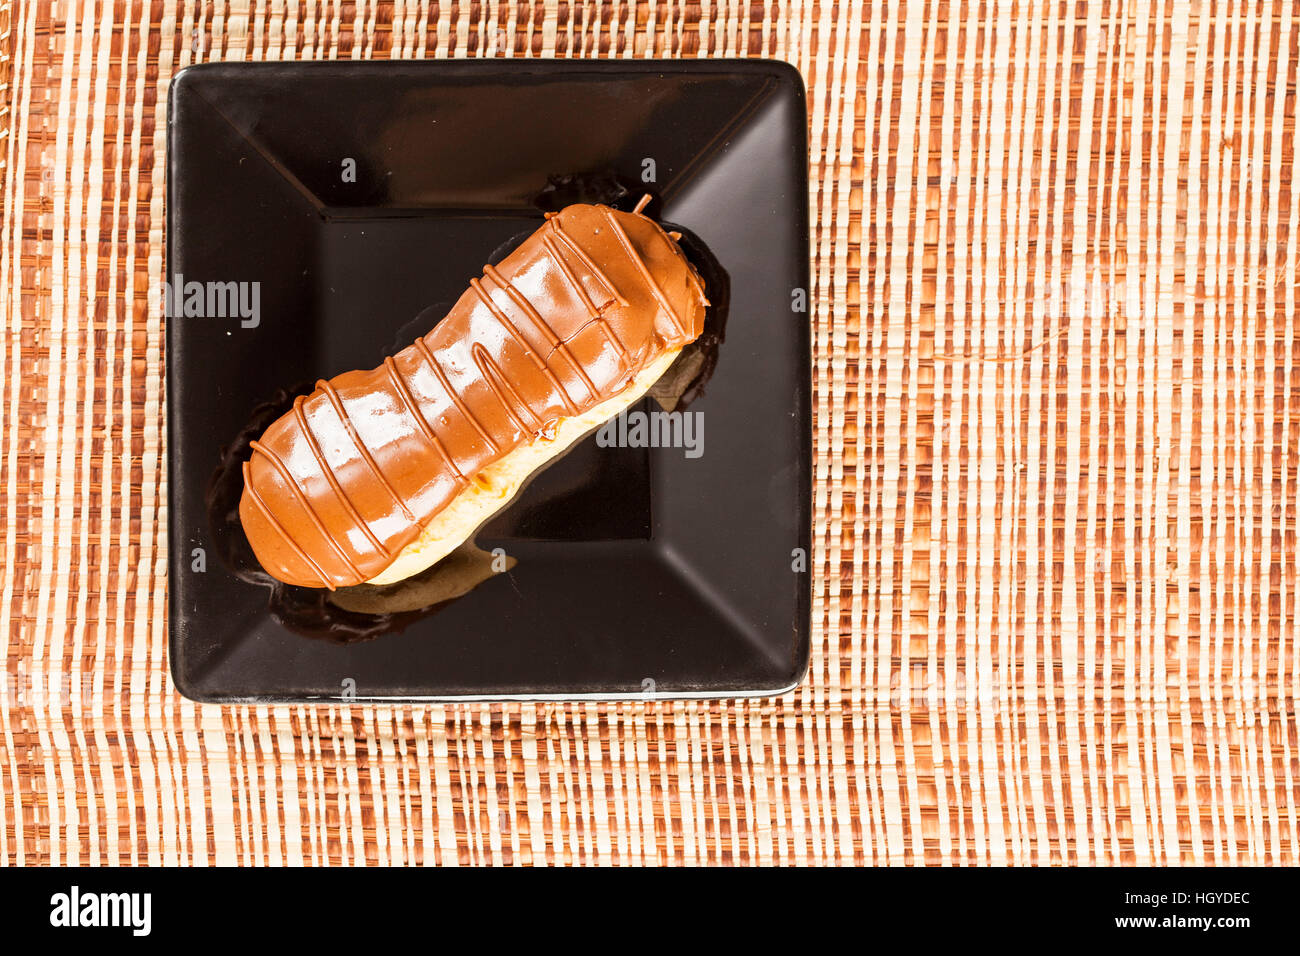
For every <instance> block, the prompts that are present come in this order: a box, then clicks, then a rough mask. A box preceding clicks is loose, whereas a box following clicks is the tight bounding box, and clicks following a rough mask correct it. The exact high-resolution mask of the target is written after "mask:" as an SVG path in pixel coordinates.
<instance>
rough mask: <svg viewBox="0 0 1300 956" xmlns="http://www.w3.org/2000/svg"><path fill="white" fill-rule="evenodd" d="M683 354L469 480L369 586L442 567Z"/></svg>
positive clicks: (668, 355) (663, 360) (664, 358)
mask: <svg viewBox="0 0 1300 956" xmlns="http://www.w3.org/2000/svg"><path fill="white" fill-rule="evenodd" d="M678 351H680V350H674V351H671V352H665V353H664V354H663V355H661V356H660V357H659V358H658V359H656V360H655V361H654V362H653V363H651V364H650V365H648V366H646V367H645V368H644V369H643V370H642V371H641V373H640V374H639V375H637V376H636V378H634V379H633V380H632V384H631V385H629V386H628V387H627V388H625V389H623V391H621V392H619V393H618V394H617V395H615V396H613V397H612V398H607V399H605V401H603V402H601V403H600V404H599V405H597V406H596V407H594V408H592V409H591V410H590V411H587V412H584V413H583V414H581V415H576V416H574V417H573V418H564V419H561V420H560V423H559V424H558V425H557V426H556V428H555V433H554V436H553V437H551V438H545V437H539V438H536V439H534V440H533V441H531V442H529V443H528V444H526V445H520V446H519V447H518V448H515V449H514V450H513V451H510V452H507V453H506V454H505V455H503V456H502V457H501V458H498V459H497V460H496V461H494V462H492V463H491V464H490V465H487V466H486V467H484V468H483V469H482V470H481V471H479V473H478V474H477V475H473V476H471V477H470V484H469V485H468V486H467V487H466V488H464V489H463V490H462V491H461V492H460V493H459V494H458V495H456V497H455V498H453V499H451V501H449V502H448V503H447V506H446V507H445V508H443V509H442V510H441V511H439V512H438V513H437V514H436V515H434V516H433V519H432V520H431V521H430V522H429V523H428V524H427V525H425V526H424V530H423V531H421V532H420V536H419V537H418V538H416V539H415V540H414V541H412V542H411V543H410V544H408V545H407V546H406V547H405V548H403V549H402V550H401V551H399V552H398V553H397V557H396V558H394V559H393V563H392V564H390V565H389V566H388V567H386V568H384V570H382V571H380V572H379V573H378V574H376V575H375V576H374V577H373V578H370V579H369V580H368V581H366V582H365V583H367V584H394V583H396V582H397V581H401V580H403V579H404V578H409V577H410V576H411V575H413V574H419V573H420V572H421V571H423V570H424V569H425V568H428V567H430V566H432V565H433V564H434V563H435V562H437V561H441V560H442V559H443V558H445V557H446V556H447V555H449V554H451V552H453V551H455V550H456V548H458V547H460V545H461V543H462V542H464V541H465V540H466V539H468V538H469V536H470V535H472V534H473V533H474V532H475V531H477V530H478V529H479V526H480V525H482V524H483V522H485V521H486V520H487V519H488V518H491V517H492V516H493V515H494V514H496V513H497V512H498V511H500V510H501V509H502V508H504V507H505V506H506V505H507V504H508V503H509V501H510V499H511V498H513V497H514V496H515V494H516V492H518V491H519V488H520V487H521V486H522V485H523V483H524V481H525V480H526V479H527V478H528V476H529V475H531V474H532V473H533V472H534V471H536V470H537V469H538V468H540V467H541V466H542V465H544V464H546V463H547V462H548V461H550V460H551V459H552V458H554V457H555V456H556V455H558V454H560V453H561V452H563V451H564V450H565V449H566V448H568V447H569V446H570V445H572V444H573V443H574V442H576V441H577V440H578V439H579V438H581V437H582V436H583V435H585V434H587V432H589V431H591V430H592V429H593V428H597V427H599V426H601V425H603V424H605V422H607V421H609V420H610V419H611V418H613V417H614V416H615V415H617V414H618V413H619V412H621V411H623V410H624V409H625V408H627V407H628V406H629V405H631V404H632V403H633V402H635V401H636V400H637V399H639V398H641V396H643V395H644V394H645V393H646V392H647V391H649V390H650V386H652V385H654V383H655V382H657V381H659V379H660V378H661V377H663V374H664V372H666V371H668V366H670V365H672V364H673V360H674V359H676V358H677V354H678Z"/></svg>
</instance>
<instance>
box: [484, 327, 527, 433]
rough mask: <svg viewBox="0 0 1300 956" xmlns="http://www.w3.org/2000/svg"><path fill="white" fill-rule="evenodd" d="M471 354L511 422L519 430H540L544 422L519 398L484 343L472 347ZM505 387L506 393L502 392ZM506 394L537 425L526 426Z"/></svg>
mask: <svg viewBox="0 0 1300 956" xmlns="http://www.w3.org/2000/svg"><path fill="white" fill-rule="evenodd" d="M470 354H471V355H473V356H474V365H475V366H476V367H477V368H478V370H479V374H481V375H482V376H483V381H485V382H486V383H487V385H488V388H490V389H492V394H493V395H495V396H496V397H497V401H499V402H500V403H501V407H502V408H504V409H505V411H506V414H507V415H509V416H510V420H511V421H512V422H514V423H515V424H516V425H518V426H519V430H520V431H522V432H527V431H531V430H532V429H533V428H540V427H541V426H542V420H541V419H540V418H538V417H537V414H536V413H535V412H534V411H533V410H532V409H531V408H529V407H528V403H527V402H525V401H524V400H523V399H522V398H520V397H519V393H518V392H516V391H515V389H514V386H512V385H511V384H510V382H509V380H508V379H507V378H506V377H505V374H504V373H503V372H502V371H501V366H499V365H497V363H496V362H495V361H494V360H493V359H492V356H491V355H489V354H488V350H487V349H486V348H484V346H483V343H481V342H475V343H474V344H473V345H472V346H471V347H470ZM498 380H499V381H500V384H499V385H498V384H497V382H498ZM503 386H504V391H503V390H502V389H503ZM506 392H509V393H510V397H511V398H513V399H514V400H515V404H516V405H518V406H519V408H521V409H522V410H523V411H525V412H527V413H528V417H529V418H531V419H532V420H533V421H534V422H535V423H536V424H535V425H531V426H530V425H527V424H525V423H524V420H523V419H522V418H520V417H519V416H518V415H516V414H515V412H514V409H512V408H511V407H510V402H509V400H508V399H507V398H506Z"/></svg>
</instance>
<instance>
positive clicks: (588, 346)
mask: <svg viewBox="0 0 1300 956" xmlns="http://www.w3.org/2000/svg"><path fill="white" fill-rule="evenodd" d="M648 198H649V197H646V199H643V200H642V201H641V203H640V204H638V206H637V208H636V209H635V210H634V211H633V212H631V213H625V212H619V211H617V210H615V209H611V208H609V207H607V206H602V205H581V204H580V205H572V206H568V207H566V208H564V209H563V210H561V211H560V212H558V213H548V214H547V218H546V220H545V222H544V223H543V225H542V226H541V228H539V229H538V230H537V231H536V232H534V233H533V234H532V235H531V236H529V237H528V238H527V239H526V240H525V241H524V242H523V244H522V245H520V246H519V247H518V248H517V249H515V250H514V251H513V252H511V253H510V254H509V255H508V256H506V258H505V259H503V260H502V261H501V262H500V263H499V264H498V265H496V266H486V267H484V270H483V274H482V276H481V277H478V278H474V279H471V280H470V283H469V288H468V289H467V290H466V291H465V293H464V294H463V295H462V296H461V297H460V299H458V300H457V302H456V304H455V305H454V306H452V308H451V311H450V312H449V313H448V314H447V316H446V318H444V319H443V320H442V321H441V322H439V323H438V324H437V325H436V326H435V327H434V328H433V330H432V331H430V332H429V333H428V334H426V335H422V336H421V337H419V338H417V339H416V340H415V342H414V343H413V344H411V345H410V346H408V347H407V348H405V349H402V350H401V351H400V352H398V353H397V354H396V355H392V356H389V357H388V358H386V359H384V361H383V363H382V364H381V365H380V366H378V367H377V368H374V369H370V370H369V371H353V372H345V373H344V374H342V375H339V376H336V377H335V378H332V379H330V380H329V381H320V382H318V383H317V385H316V389H315V391H313V392H312V393H311V394H310V395H305V396H301V397H299V398H298V399H297V400H296V401H295V402H294V405H293V408H292V409H291V410H290V411H289V412H288V413H286V414H285V415H284V416H283V417H281V418H280V419H278V420H277V421H275V422H274V423H272V424H271V426H270V427H269V428H267V429H266V432H265V433H264V434H263V435H262V437H261V438H260V439H259V440H257V441H254V442H252V443H251V446H250V447H251V449H252V451H251V454H250V457H249V460H248V461H246V462H244V464H243V473H244V491H243V495H242V497H241V499H240V502H239V517H240V521H241V522H242V523H243V527H244V531H245V533H246V534H247V536H248V541H249V543H250V545H251V546H252V548H253V551H254V553H255V554H256V555H257V559H258V561H260V562H261V564H262V567H263V568H264V569H265V570H266V571H267V573H269V574H271V575H272V576H273V577H275V578H278V579H279V580H281V581H284V582H286V583H289V584H296V585H301V586H304V587H317V588H330V589H334V588H339V587H348V586H352V585H356V584H361V583H368V584H376V585H385V584H392V583H394V582H396V581H400V580H402V579H404V578H406V577H409V576H410V575H413V574H417V573H419V572H420V571H423V570H424V569H426V568H428V567H429V566H430V565H432V564H433V563H434V562H436V561H438V560H440V559H441V558H443V557H445V556H446V555H448V554H450V553H451V552H452V551H454V550H455V549H456V548H457V547H458V546H460V545H461V544H462V543H463V542H465V541H466V540H467V539H468V538H469V537H470V536H472V535H473V534H474V532H475V531H476V530H477V529H478V527H479V526H480V525H481V524H482V523H483V522H484V521H485V520H487V519H488V518H489V517H491V516H492V515H493V514H495V513H496V512H497V511H499V510H500V509H501V508H502V507H504V505H505V504H506V503H507V502H508V501H509V500H510V499H511V498H512V497H513V496H514V494H515V493H516V492H517V491H518V490H519V488H520V487H521V486H522V485H523V483H524V481H525V480H526V479H527V477H528V476H529V475H530V474H532V473H533V472H534V471H536V470H537V469H538V468H539V467H541V466H542V465H543V464H545V463H546V462H547V461H548V460H550V459H551V458H554V457H555V456H556V455H558V454H560V453H561V452H562V451H564V450H565V449H566V448H567V447H569V446H570V445H571V444H573V443H574V442H575V441H577V440H578V439H579V438H581V437H582V436H583V435H585V434H587V433H588V432H590V431H591V430H592V429H593V428H596V427H598V426H600V425H601V424H603V423H604V422H606V421H608V420H609V419H610V418H612V417H614V416H615V415H617V414H618V413H619V412H621V411H622V410H623V409H625V408H627V407H628V406H629V405H631V404H632V403H633V402H634V401H636V400H637V399H639V398H640V397H641V396H642V395H644V394H645V393H646V391H647V390H648V389H650V387H651V386H652V385H654V384H655V382H656V381H657V380H658V379H659V378H660V377H661V376H662V375H663V374H664V372H665V371H667V369H668V367H669V366H670V365H672V363H673V360H674V359H675V358H676V357H677V355H678V353H679V352H680V351H681V349H682V347H683V346H685V345H687V344H688V343H690V342H692V341H694V340H695V338H696V337H698V336H699V335H700V333H701V331H702V330H703V327H704V315H705V307H706V306H707V305H708V301H707V299H706V298H705V289H704V283H703V281H702V280H701V279H700V276H699V274H698V273H697V272H696V271H695V269H694V268H693V267H692V266H691V265H690V263H689V262H687V260H686V258H685V256H684V255H683V254H682V251H681V249H680V248H679V247H678V244H677V239H678V238H680V237H679V236H677V235H676V234H674V233H669V232H665V231H664V230H663V228H661V227H660V225H659V224H658V223H656V222H655V221H654V220H652V219H650V218H649V217H647V216H646V215H644V214H643V213H642V210H643V209H644V207H645V204H646V202H647V201H648Z"/></svg>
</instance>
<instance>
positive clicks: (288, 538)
mask: <svg viewBox="0 0 1300 956" xmlns="http://www.w3.org/2000/svg"><path fill="white" fill-rule="evenodd" d="M243 470H244V487H245V488H247V489H248V495H249V497H250V498H252V499H253V504H255V505H256V506H257V510H258V511H260V512H261V513H262V517H263V518H265V519H266V521H267V524H269V525H270V526H271V527H272V528H274V529H275V531H276V534H278V535H279V536H280V537H281V538H283V539H284V541H285V543H286V544H287V545H289V547H291V548H293V551H294V554H296V555H298V557H299V558H301V559H302V560H303V563H305V564H306V565H308V566H309V567H310V568H311V570H312V573H313V574H315V575H316V576H317V577H318V578H320V580H321V583H322V584H324V585H325V586H326V587H327V588H329V589H330V590H331V591H333V590H334V584H333V583H332V582H331V581H330V579H329V577H328V576H326V574H325V572H324V571H322V570H321V568H320V565H318V564H317V563H316V562H315V561H313V560H312V557H311V555H310V554H308V553H307V552H306V551H304V550H303V547H302V545H300V544H299V543H298V542H297V541H295V540H294V537H293V535H291V534H289V532H288V531H287V530H286V529H285V527H284V525H282V524H280V521H279V519H277V518H276V516H275V515H274V514H272V513H271V509H270V508H268V507H267V506H266V502H265V501H263V500H262V496H261V494H259V493H258V490H257V488H256V487H255V486H254V485H253V475H252V468H251V467H250V465H249V462H244V469H243Z"/></svg>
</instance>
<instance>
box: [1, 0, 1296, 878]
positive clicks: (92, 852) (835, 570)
mask: <svg viewBox="0 0 1300 956" xmlns="http://www.w3.org/2000/svg"><path fill="white" fill-rule="evenodd" d="M9 3H10V0H0V84H3V92H2V93H0V108H3V109H4V112H3V114H2V118H0V133H2V135H3V140H2V141H0V146H2V147H3V149H2V150H0V156H2V157H3V161H4V164H5V165H4V169H3V183H4V187H3V188H4V216H3V240H2V242H0V290H2V292H0V295H2V297H3V298H2V301H3V306H0V308H2V309H3V316H4V319H5V322H4V328H5V334H4V337H3V341H2V344H0V369H2V370H3V371H0V376H2V378H3V390H2V392H0V403H2V407H3V418H4V423H5V425H4V432H3V436H0V439H2V440H0V561H2V564H0V590H2V593H0V630H2V631H3V632H5V633H7V634H8V643H7V646H6V647H5V650H4V657H3V668H2V669H0V673H3V676H4V679H5V681H6V683H5V686H4V688H3V691H4V693H3V694H0V729H2V730H3V738H2V739H0V821H2V822H3V826H0V860H2V861H5V862H11V863H32V862H44V861H50V862H58V863H97V862H109V861H120V862H140V863H145V862H148V863H173V862H196V863H206V862H272V863H278V862H282V861H285V862H299V861H302V862H308V863H317V862H327V861H328V862H339V861H342V862H362V861H365V862H381V863H388V862H408V861H424V862H430V861H437V862H455V861H461V862H501V863H517V862H542V861H546V862H552V861H554V862H631V861H686V862H744V861H760V862H793V863H808V862H825V861H844V862H848V861H858V862H868V863H931V864H934V863H985V862H988V863H1003V862H1013V863H1157V864H1159V863H1188V864H1228V863H1245V862H1251V863H1296V862H1297V859H1298V857H1300V854H1298V853H1297V847H1298V846H1300V836H1298V835H1297V816H1296V805H1297V802H1298V801H1300V785H1298V782H1297V781H1298V780H1300V761H1298V757H1297V754H1298V753H1300V739H1298V738H1297V731H1296V712H1295V706H1296V699H1297V696H1300V667H1297V658H1296V638H1297V635H1296V598H1295V588H1296V558H1295V544H1296V532H1297V523H1298V521H1300V515H1298V513H1297V478H1298V468H1300V451H1298V442H1300V407H1297V402H1296V401H1293V399H1296V400H1300V367H1298V366H1297V362H1296V358H1297V348H1298V345H1300V343H1298V341H1297V328H1296V307H1297V299H1300V286H1298V285H1297V272H1296V267H1297V257H1296V251H1295V237H1296V234H1297V225H1298V220H1300V199H1298V197H1297V195H1296V185H1295V169H1296V162H1295V160H1296V152H1295V146H1296V72H1297V63H1298V62H1300V48H1298V45H1297V39H1298V37H1300V24H1298V23H1297V14H1298V12H1300V11H1298V10H1297V4H1296V0H1262V2H1252V3H1249V4H1247V3H1241V4H1231V3H1223V2H1218V3H1211V2H1205V0H1202V2H1185V0H1171V2H1165V3H1162V4H1160V5H1158V6H1156V7H1154V8H1153V7H1152V6H1151V5H1149V4H1146V3H1135V2H1125V0H1110V2H1080V3H1055V2H1039V0H1017V2H1014V3H1012V2H1006V0H990V2H987V3H974V2H963V3H954V2H947V0H930V2H918V0H907V2H900V3H890V4H884V3H861V4H858V3H851V2H840V3H830V2H813V0H801V2H800V0H796V2H789V3H779V4H778V3H774V2H761V0H754V2H748V3H742V2H722V3H703V4H701V3H697V2H695V0H689V2H664V3H654V2H644V0H642V2H619V3H604V4H597V3H590V2H588V3H584V2H555V0H546V2H541V0H538V2H531V3H530V2H517V3H515V2H510V3H507V2H501V3H497V2H477V0H476V2H467V0H461V2H455V0H453V2H450V3H447V2H443V3H433V4H424V3H415V2H395V3H393V2H379V3H376V2H371V0H357V2H352V0H348V2H337V0H333V2H316V0H303V2H293V0H288V2H286V0H261V2H257V3H252V2H249V0H236V2H229V3H225V2H217V3H212V2H203V3H193V2H176V0H151V2H148V3H145V2H141V0H110V2H94V0H59V2H53V0H13V2H12V7H11V6H9ZM502 55H508V56H579V55H581V56H611V57H630V56H642V55H660V56H746V55H748V56H768V57H777V58H782V59H786V60H789V61H790V62H792V63H794V64H796V65H797V66H798V67H799V68H800V70H801V71H802V72H803V75H804V77H805V79H806V82H807V84H808V105H809V112H810V124H811V130H810V132H811V146H812V157H811V158H812V168H811V194H810V196H809V201H810V203H811V207H812V211H813V228H814V232H813V236H812V240H813V250H814V255H815V262H814V265H813V275H814V281H815V289H814V290H813V299H814V302H815V311H814V315H813V317H812V320H813V323H814V333H815V334H814V343H815V356H814V362H815V370H814V376H815V383H816V398H815V427H816V439H815V440H816V445H815V449H816V450H815V455H816V459H815V488H816V491H815V494H816V499H815V508H814V513H815V521H816V525H815V529H814V548H815V551H814V554H813V556H812V557H813V560H812V571H813V574H814V630H813V658H812V666H811V671H810V673H809V676H808V679H807V681H806V682H805V684H804V685H803V686H802V687H801V688H800V689H799V690H798V691H797V692H796V693H793V694H791V695H788V696H786V697H785V698H782V699H778V700H772V701H762V702H750V703H727V702H721V703H713V704H709V703H690V704H682V703H675V704H674V703H659V704H646V703H636V704H621V705H610V706H600V705H572V706H559V705H543V706H520V705H509V706H500V705H497V706H491V705H482V706H477V705H476V706H461V707H430V708H404V707H403V708H391V707H351V708H315V707H274V708H252V707H230V708H218V707H198V706H195V705H192V704H190V703H188V702H187V701H185V700H183V699H181V698H180V697H179V696H178V695H177V694H176V693H175V691H174V690H173V688H172V686H171V683H170V679H169V677H168V675H167V667H166V630H165V614H166V597H167V582H166V578H165V573H164V568H165V550H164V548H165V545H164V542H165V525H166V520H167V515H166V506H165V502H166V480H167V476H166V471H165V468H164V462H163V446H162V442H163V431H162V424H163V413H164V409H163V396H162V360H163V355H162V352H161V343H162V341H163V334H162V332H163V330H162V322H161V318H160V316H159V315H157V314H156V313H155V312H151V311H150V310H149V308H148V305H147V295H146V292H147V290H148V289H149V288H152V287H155V286H156V285H157V284H158V282H159V281H160V280H161V278H162V265H163V263H162V249H163V247H162V240H163V232H162V230H163V221H164V216H163V214H164V207H163V203H164V190H163V185H164V178H163V177H164V170H163V157H164V137H165V128H164V120H163V116H164V113H163V111H164V107H165V101H166V90H167V84H168V81H169V80H170V78H171V76H172V75H173V73H174V72H175V71H176V70H178V69H179V68H181V67H183V66H185V65H187V64H189V63H193V62H199V61H204V60H211V59H229V60H256V59H279V58H293V57H303V58H344V59H346V58H361V57H376V58H384V57H433V56H502Z"/></svg>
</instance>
